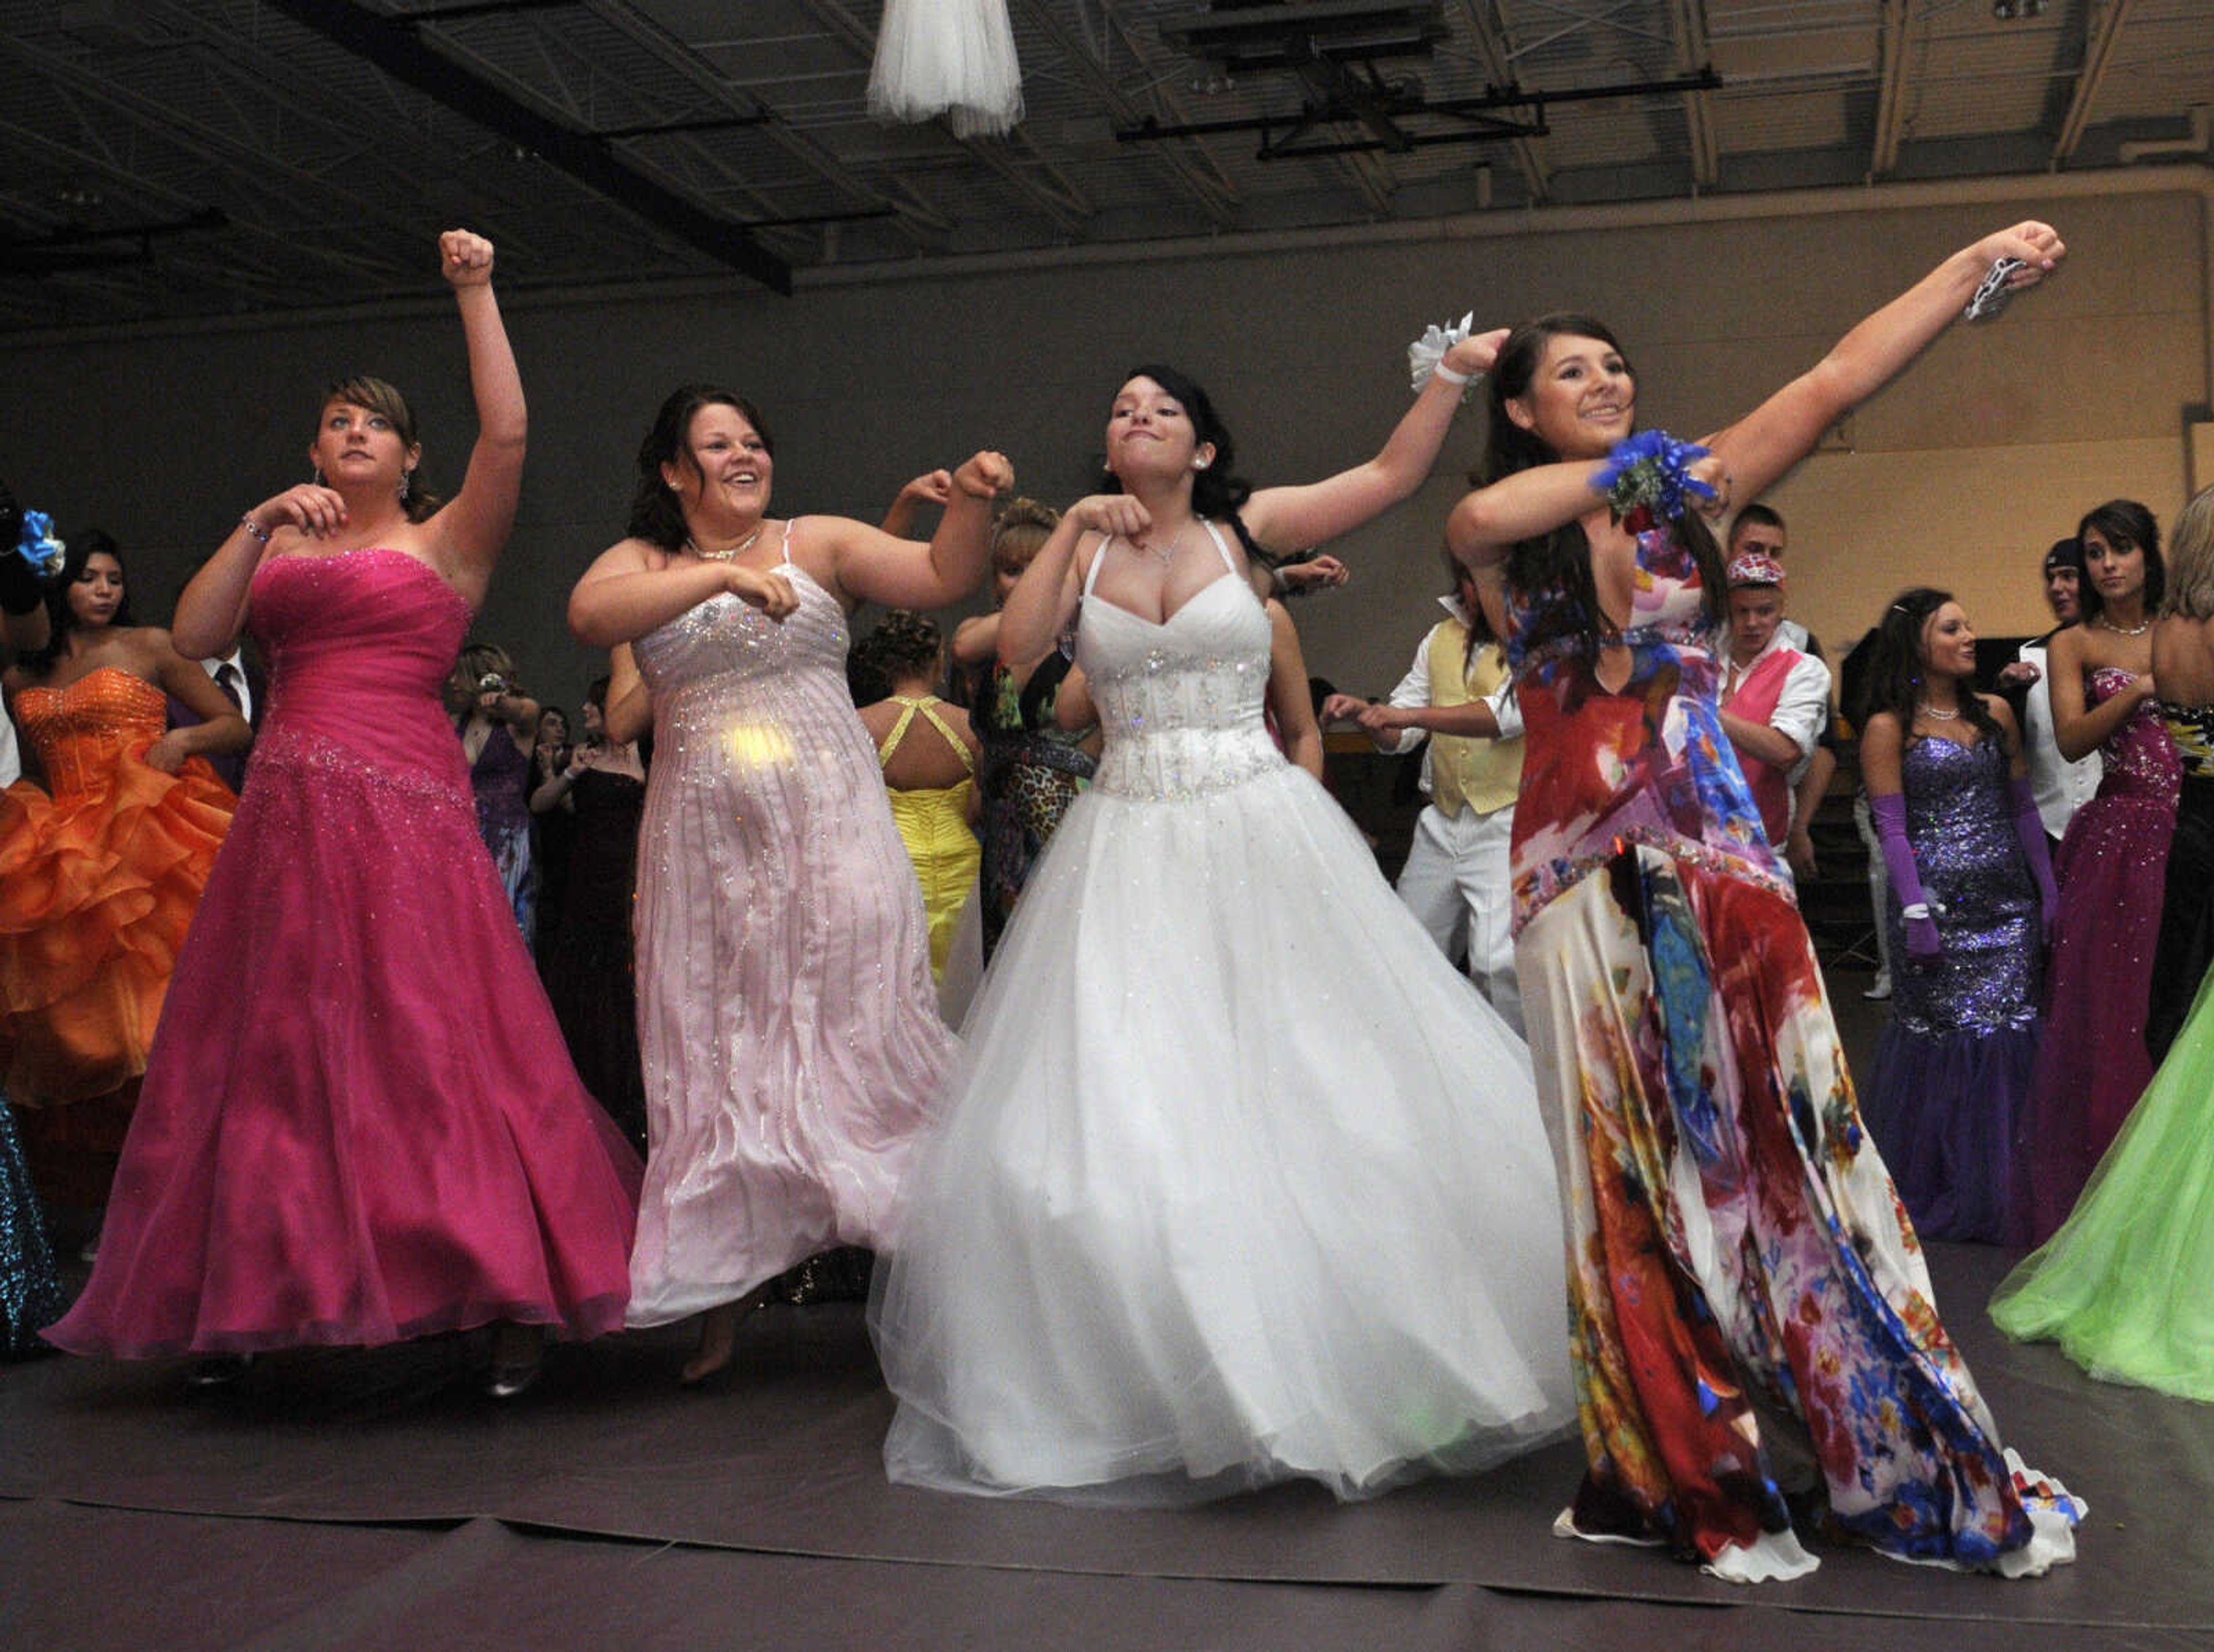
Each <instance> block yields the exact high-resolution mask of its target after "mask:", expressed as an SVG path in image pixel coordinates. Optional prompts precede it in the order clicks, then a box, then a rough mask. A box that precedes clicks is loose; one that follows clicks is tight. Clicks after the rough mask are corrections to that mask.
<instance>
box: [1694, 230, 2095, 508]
mask: <svg viewBox="0 0 2214 1652" xmlns="http://www.w3.org/2000/svg"><path fill="white" fill-rule="evenodd" d="M2067 251H2068V249H2067V247H2066V246H2065V245H2064V244H2063V242H2062V241H2061V239H2060V237H2059V235H2058V234H2057V233H2055V232H2054V230H2053V229H2052V226H2051V225H2049V224H2043V223H2037V222H2035V221H2034V220H2031V221H2027V222H2025V223H2018V224H2015V225H2014V226H2013V227H2012V228H2010V229H2002V230H1999V231H1997V232H1996V233H1995V234H1992V235H1985V237H1984V238H1983V239H1982V240H1980V241H1977V242H1975V243H1974V244H1973V245H1972V246H1969V247H1962V248H1961V249H1960V251H1959V252H1957V253H1954V254H1953V255H1952V257H1950V258H1948V259H1946V260H1945V261H1944V262H1943V263H1942V264H1940V265H1938V266H1937V267H1936V269H1934V270H1932V271H1930V273H1929V274H1928V275H1926V276H1924V277H1922V279H1921V280H1919V281H1917V282H1916V283H1914V285H1912V286H1911V287H1910V288H1908V289H1907V290H1905V292H1903V293H1901V294H1900V295H1899V296H1898V297H1896V298H1894V299H1893V300H1892V301H1891V302H1889V303H1888V304H1886V305H1885V306H1884V307H1883V308H1881V309H1880V310H1878V311H1876V312H1875V314H1873V315H1870V316H1869V317H1868V318H1867V319H1866V320H1863V321H1862V322H1861V324H1860V325H1859V326H1856V327H1855V328H1854V329H1853V330H1852V331H1851V332H1848V333H1847V334H1846V335H1845V336H1844V338H1841V339H1839V340H1838V344H1837V346H1836V347H1835V348H1834V349H1832V351H1830V353H1829V354H1828V355H1826V356H1825V357H1823V358H1822V359H1821V360H1820V362H1818V363H1815V364H1814V366H1813V368H1812V369H1809V370H1808V371H1807V372H1805V373H1803V374H1801V375H1800V376H1799V377H1797V378H1795V379H1794V380H1793V381H1791V382H1790V383H1789V384H1787V385H1785V386H1784V387H1783V389H1781V390H1779V391H1777V393H1775V394H1774V395H1772V396H1771V397H1770V398H1769V399H1767V400H1766V401H1764V402H1763V403H1762V404H1761V405H1759V406H1758V408H1756V409H1755V410H1754V411H1752V412H1751V413H1749V414H1747V415H1746V417H1745V418H1742V419H1740V420H1739V421H1738V422H1737V423H1736V424H1733V425H1731V426H1730V427H1729V428H1728V430H1722V431H1720V432H1719V433H1717V434H1716V435H1715V436H1712V437H1710V438H1709V439H1708V441H1707V443H1706V445H1707V446H1709V447H1710V448H1713V449H1714V451H1715V454H1716V457H1717V458H1718V459H1720V460H1722V462H1723V465H1724V466H1725V467H1726V469H1727V471H1728V477H1729V485H1730V490H1731V491H1732V492H1733V493H1734V495H1735V497H1738V498H1740V499H1753V498H1758V497H1759V496H1760V495H1762V494H1763V493H1765V492H1766V491H1768V490H1769V488H1770V487H1771V485H1773V484H1774V483H1775V482H1776V481H1777V479H1778V478H1780V477H1781V476H1782V475H1783V472H1786V471H1788V470H1789V469H1790V468H1791V467H1792V466H1794V465H1795V464H1797V463H1798V462H1799V461H1800V460H1801V459H1804V458H1805V457H1806V456H1807V454H1810V453H1812V452H1813V450H1814V444H1815V443H1816V442H1819V441H1820V440H1821V436H1822V432H1823V431H1825V430H1828V429H1829V428H1830V426H1832V424H1836V423H1837V422H1838V420H1839V419H1841V418H1844V416H1845V415H1846V414H1847V413H1849V412H1850V411H1852V410H1853V409H1854V408H1856V407H1857V406H1859V405H1860V404H1861V403H1862V402H1863V401H1865V400H1867V399H1868V398H1869V397H1870V396H1872V395H1874V394H1875V393H1876V392H1877V391H1879V390H1881V388H1883V387H1884V386H1885V385H1887V384H1888V383H1890V382H1891V381H1892V380H1893V379H1894V378H1896V377H1897V376H1898V375H1899V373H1900V372H1901V371H1903V370H1904V369H1905V367H1906V366H1907V364H1908V363H1911V361H1913V359H1914V358H1915V357H1917V356H1919V355H1920V354H1921V353H1922V352H1923V351H1924V350H1926V349H1928V348H1929V347H1930V344H1931V343H1932V341H1934V340H1935V339H1936V337H1937V335H1938V334H1939V333H1941V332H1944V331H1945V329H1946V328H1947V327H1948V326H1950V325H1951V324H1952V322H1953V321H1954V319H1955V318H1956V317H1958V316H1959V315H1960V313H1961V311H1962V310H1963V309H1964V308H1966V304H1967V302H1968V300H1969V299H1970V298H1971V297H1972V296H1974V294H1975V291H1976V289H1977V287H1978V286H1979V284H1980V283H1982V281H1983V279H1984V277H1985V276H1986V275H1988V274H1989V273H1990V272H1991V266H1992V265H1994V264H1995V263H1997V261H1998V260H1999V259H2008V258H2011V259H2021V261H2022V267H2021V269H2019V270H2017V271H2015V272H2014V274H2013V276H2012V277H2011V278H2010V279H2009V283H2008V284H2009V286H2010V287H2014V288H2017V289H2018V288H2022V287H2028V286H2034V284H2036V283H2038V282H2040V281H2042V280H2043V279H2044V278H2045V277H2046V276H2047V275H2049V274H2051V273H2052V271H2053V270H2055V269H2056V268H2058V266H2059V263H2060V260H2061V259H2063V258H2064V257H2065V256H2066V255H2067Z"/></svg>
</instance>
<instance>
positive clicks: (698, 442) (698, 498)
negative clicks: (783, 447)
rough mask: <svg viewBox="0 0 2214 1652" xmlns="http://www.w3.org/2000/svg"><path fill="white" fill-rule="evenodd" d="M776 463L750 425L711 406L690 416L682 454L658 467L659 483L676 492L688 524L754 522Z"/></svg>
mask: <svg viewBox="0 0 2214 1652" xmlns="http://www.w3.org/2000/svg"><path fill="white" fill-rule="evenodd" d="M775 463H776V461H775V460H774V459H772V458H771V457H770V456H769V450H768V442H767V441H766V440H764V439H763V437H762V436H761V432H760V431H758V430H755V428H754V426H753V421H752V420H750V419H749V418H747V417H746V416H745V415H744V414H743V413H742V412H740V411H738V410H737V408H735V407H733V406H731V405H730V404H729V403H728V402H721V401H717V402H710V403H708V404H707V405H706V406H704V407H702V408H701V409H700V411H698V412H696V413H694V414H693V415H692V424H691V426H690V428H689V429H688V430H686V431H685V433H684V451H683V453H682V454H681V455H680V456H679V457H678V458H677V459H676V460H675V461H673V462H671V463H668V464H664V466H662V467H661V479H662V480H663V481H664V482H665V483H667V484H668V485H669V486H670V488H671V489H673V490H674V491H676V497H677V500H678V502H679V503H681V504H682V507H683V509H684V516H685V520H686V521H691V520H692V519H694V517H698V518H700V519H701V520H703V521H713V522H719V523H722V524H725V525H726V526H727V525H728V524H731V523H744V522H749V521H760V520H761V516H762V515H763V514H764V513H765V512H766V511H767V510H768V493H769V480H770V473H771V472H772V471H774V468H775Z"/></svg>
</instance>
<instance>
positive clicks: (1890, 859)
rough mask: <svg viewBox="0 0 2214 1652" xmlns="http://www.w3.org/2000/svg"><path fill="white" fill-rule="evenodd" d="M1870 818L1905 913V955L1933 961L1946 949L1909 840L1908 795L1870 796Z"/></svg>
mask: <svg viewBox="0 0 2214 1652" xmlns="http://www.w3.org/2000/svg"><path fill="white" fill-rule="evenodd" d="M1868 819H1869V820H1872V821H1874V822H1875V835H1876V840H1877V841H1878V842H1879V843H1881V844H1882V845H1883V869H1884V870H1885V871H1886V872H1887V873H1889V874H1890V875H1891V892H1892V893H1893V894H1894V895H1897V896H1898V897H1899V907H1900V910H1901V911H1904V912H1905V915H1906V955H1907V957H1908V959H1909V960H1911V961H1912V962H1914V963H1917V964H1934V963H1936V961H1937V960H1938V959H1939V958H1940V957H1941V956H1942V955H1943V954H1944V950H1945V948H1944V943H1943V942H1941V941H1940V940H1939V939H1938V938H1937V921H1936V919H1935V918H1933V917H1930V898H1929V897H1928V896H1927V895H1925V894H1923V893H1922V874H1921V872H1920V871H1919V870H1918V869H1917V868H1916V866H1915V864H1914V846H1913V845H1912V844H1910V843H1908V842H1907V841H1906V796H1905V793H1904V792H1896V791H1895V792H1893V793H1891V794H1890V795H1889V796H1885V797H1871V798H1869V799H1868Z"/></svg>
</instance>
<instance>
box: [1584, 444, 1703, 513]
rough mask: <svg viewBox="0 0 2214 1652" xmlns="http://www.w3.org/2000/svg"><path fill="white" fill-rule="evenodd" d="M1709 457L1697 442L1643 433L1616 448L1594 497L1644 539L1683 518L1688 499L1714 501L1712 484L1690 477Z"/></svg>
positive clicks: (1602, 468) (1601, 473)
mask: <svg viewBox="0 0 2214 1652" xmlns="http://www.w3.org/2000/svg"><path fill="white" fill-rule="evenodd" d="M1707 453H1708V450H1707V449H1706V448H1702V447H1701V446H1699V444H1698V443H1697V442H1679V441H1677V440H1676V439H1675V438H1674V437H1673V436H1670V435H1669V434H1668V433H1667V431H1666V430H1640V431H1639V432H1638V433H1637V434H1636V436H1630V437H1629V438H1628V439H1626V440H1624V441H1621V442H1616V443H1615V444H1614V448H1613V450H1612V452H1610V453H1609V454H1607V456H1606V463H1605V464H1604V465H1602V466H1599V470H1598V472H1597V473H1596V474H1594V475H1593V477H1592V479H1591V487H1592V491H1593V492H1594V493H1604V494H1605V496H1606V503H1607V506H1608V508H1609V509H1611V510H1612V511H1613V513H1614V519H1615V521H1618V522H1620V523H1622V524H1623V525H1624V527H1628V528H1629V529H1630V532H1632V533H1642V532H1643V531H1644V530H1645V529H1646V528H1648V527H1653V526H1654V524H1655V523H1657V522H1664V521H1675V520H1676V519H1677V518H1679V517H1680V516H1681V515H1683V514H1684V508H1685V495H1686V494H1697V496H1698V497H1700V498H1702V499H1711V498H1713V497H1715V490H1714V486H1713V485H1712V484H1711V483H1708V482H1703V481H1701V480H1700V479H1698V478H1697V477H1696V476H1694V475H1692V474H1691V466H1694V465H1696V464H1697V463H1698V461H1699V460H1702V459H1704V458H1706V457H1707Z"/></svg>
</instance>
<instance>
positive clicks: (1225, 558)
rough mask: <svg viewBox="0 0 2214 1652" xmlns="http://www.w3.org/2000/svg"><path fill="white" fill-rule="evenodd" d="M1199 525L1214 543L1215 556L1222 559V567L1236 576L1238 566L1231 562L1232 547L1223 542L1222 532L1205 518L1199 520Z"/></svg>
mask: <svg viewBox="0 0 2214 1652" xmlns="http://www.w3.org/2000/svg"><path fill="white" fill-rule="evenodd" d="M1199 525H1200V526H1201V527H1203V528H1205V529H1206V530H1207V537H1208V539H1213V540H1214V554H1215V555H1217V556H1219V557H1220V558H1222V565H1223V566H1224V567H1225V568H1227V569H1228V570H1230V571H1231V572H1232V573H1233V574H1235V573H1236V572H1237V571H1238V564H1236V563H1235V562H1233V561H1232V560H1231V557H1230V547H1229V546H1226V545H1225V544H1223V542H1222V530H1221V529H1220V528H1219V527H1215V525H1214V522H1212V521H1209V520H1208V518H1207V517H1205V516H1202V517H1201V518H1200V519H1199Z"/></svg>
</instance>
